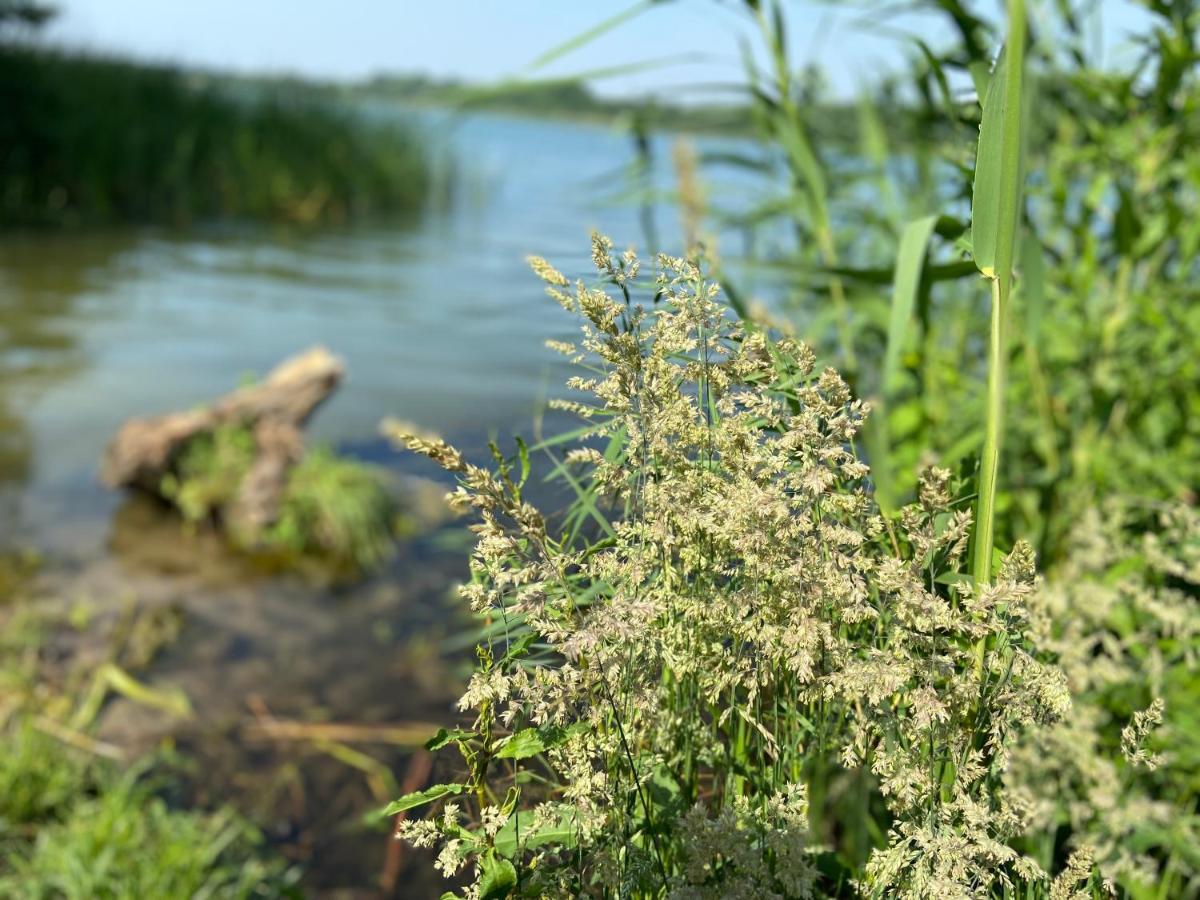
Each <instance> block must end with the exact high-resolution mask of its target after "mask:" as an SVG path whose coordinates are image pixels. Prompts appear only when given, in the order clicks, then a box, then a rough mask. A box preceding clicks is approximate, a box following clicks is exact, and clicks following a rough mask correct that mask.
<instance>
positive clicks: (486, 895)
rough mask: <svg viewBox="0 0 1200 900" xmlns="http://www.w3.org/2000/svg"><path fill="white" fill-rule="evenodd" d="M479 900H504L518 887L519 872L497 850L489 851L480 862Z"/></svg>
mask: <svg viewBox="0 0 1200 900" xmlns="http://www.w3.org/2000/svg"><path fill="white" fill-rule="evenodd" d="M479 868H480V870H481V872H482V874H481V875H480V878H479V900H503V898H505V897H507V896H508V895H509V894H510V893H511V892H512V889H513V888H515V887H516V886H517V870H516V868H514V867H513V864H512V863H510V862H509V861H508V860H507V859H501V858H500V857H499V856H497V855H496V851H495V850H489V851H488V852H487V853H486V854H485V855H484V856H483V858H482V859H480V861H479Z"/></svg>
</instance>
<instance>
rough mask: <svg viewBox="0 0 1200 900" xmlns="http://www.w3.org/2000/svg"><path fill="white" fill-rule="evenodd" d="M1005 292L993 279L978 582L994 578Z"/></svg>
mask: <svg viewBox="0 0 1200 900" xmlns="http://www.w3.org/2000/svg"><path fill="white" fill-rule="evenodd" d="M1005 293H1006V292H1004V291H1002V290H1001V284H1000V279H999V278H994V279H992V311H991V328H990V331H989V335H988V377H987V406H986V412H985V415H986V418H985V422H984V434H983V453H982V455H981V456H980V460H979V501H978V506H977V508H976V515H975V550H974V558H973V562H972V566H971V574H972V575H974V576H975V583H976V584H977V585H983V584H987V583H988V582H989V581H991V577H992V545H993V543H994V536H995V519H996V478H997V473H998V470H999V467H1000V437H1001V434H1002V433H1003V427H1002V426H1003V423H1004V377H1005V372H1004V369H1005V362H1006V360H1005V329H1004V319H1005V312H1006V311H1007V310H1006V309H1005V307H1006V306H1007V302H1006V301H1007V299H1008V298H1007V297H1005V296H1004V294H1005Z"/></svg>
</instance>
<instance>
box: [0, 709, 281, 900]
mask: <svg viewBox="0 0 1200 900" xmlns="http://www.w3.org/2000/svg"><path fill="white" fill-rule="evenodd" d="M74 752H75V751H71V750H69V749H67V748H66V747H64V746H63V745H61V744H59V743H57V742H56V741H54V740H52V739H50V738H48V737H46V736H44V735H40V734H38V733H37V732H34V731H33V730H32V729H30V728H28V727H25V728H19V729H17V730H16V731H15V732H9V733H6V734H5V735H4V736H3V738H0V788H3V790H4V793H3V796H2V797H0V816H2V817H3V818H2V820H0V821H2V826H0V893H3V894H4V895H5V896H9V897H22V898H31V900H32V898H46V900H50V898H56V900H99V898H110V900H124V898H129V897H164V898H166V897H180V898H182V897H197V896H220V897H230V898H241V897H246V898H248V897H261V896H282V895H284V894H285V893H286V892H287V879H286V878H285V876H284V869H283V867H282V865H281V864H279V863H277V862H269V861H266V860H265V859H264V858H262V857H260V856H259V852H258V844H259V843H260V842H261V838H260V837H259V836H258V834H257V832H256V831H255V830H254V829H253V828H251V827H250V826H249V825H248V824H247V823H245V822H244V821H242V820H240V819H238V818H237V817H236V816H235V815H233V814H232V813H230V812H227V811H226V812H219V813H215V814H207V813H202V812H184V811H177V810H173V809H171V808H170V807H169V806H168V805H167V804H166V803H165V802H164V801H163V800H162V799H161V798H160V797H159V796H157V795H156V794H155V793H154V792H153V791H152V790H151V789H150V787H149V786H148V785H147V784H146V783H145V782H144V780H142V779H140V778H139V775H138V773H137V771H136V770H134V771H131V772H130V773H127V774H125V775H117V774H116V773H115V772H113V771H112V770H111V769H109V768H106V767H103V766H100V765H98V764H97V763H94V762H88V761H86V760H83V759H80V758H78V757H76V756H74V755H72V754H73V753H74Z"/></svg>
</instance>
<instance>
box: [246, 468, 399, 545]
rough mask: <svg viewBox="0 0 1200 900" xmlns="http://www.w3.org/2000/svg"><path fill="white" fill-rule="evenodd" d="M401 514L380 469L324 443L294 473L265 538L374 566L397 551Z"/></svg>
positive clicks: (269, 543) (277, 543)
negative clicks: (395, 537)
mask: <svg viewBox="0 0 1200 900" xmlns="http://www.w3.org/2000/svg"><path fill="white" fill-rule="evenodd" d="M396 514H397V511H396V505H395V503H394V502H393V500H392V498H391V495H390V494H389V493H388V491H387V488H386V486H385V484H384V481H383V476H382V474H381V473H380V472H379V471H378V470H376V469H374V468H372V467H370V466H366V465H364V464H362V463H360V462H355V461H353V460H348V459H342V458H340V457H338V456H337V454H335V453H334V452H333V451H332V450H330V449H328V448H325V447H318V448H316V449H314V450H311V451H309V452H308V453H306V454H305V456H304V458H303V459H302V460H300V462H299V463H297V464H296V466H295V467H294V468H293V469H292V471H291V473H290V475H289V476H288V486H287V492H286V493H285V495H284V498H283V505H282V507H281V508H280V514H279V519H278V520H277V521H276V522H275V524H274V525H272V526H271V528H270V529H269V530H268V531H267V533H266V535H265V540H266V543H267V544H268V545H273V546H278V547H282V548H285V549H286V550H288V551H290V552H293V553H296V554H300V555H305V554H318V555H327V556H330V557H332V558H334V559H335V560H339V561H342V562H345V563H348V564H351V565H353V566H357V567H358V568H360V569H371V568H374V567H375V566H377V565H379V564H380V563H381V562H383V561H384V560H385V559H386V558H387V556H388V555H389V554H390V553H391V550H392V536H393V533H394V528H395V523H396Z"/></svg>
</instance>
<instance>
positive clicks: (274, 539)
mask: <svg viewBox="0 0 1200 900" xmlns="http://www.w3.org/2000/svg"><path fill="white" fill-rule="evenodd" d="M254 455H255V443H254V435H253V434H252V433H251V431H250V429H249V428H247V427H246V426H244V425H221V426H219V427H217V428H215V429H213V431H211V432H208V433H206V434H203V435H199V436H197V437H196V438H194V439H193V440H191V441H190V442H189V443H188V445H187V446H186V447H185V448H184V450H183V451H182V453H181V454H180V456H179V459H178V460H177V462H176V465H175V471H174V473H173V474H171V475H168V476H166V477H165V478H164V479H163V482H162V486H161V490H162V494H163V496H164V497H165V498H167V499H168V500H170V501H171V502H172V503H174V504H175V505H176V506H177V507H178V509H179V511H180V514H181V515H182V516H183V517H184V519H185V521H187V522H188V523H191V524H193V525H195V524H200V523H205V522H210V521H213V520H215V519H218V518H219V517H220V515H221V511H222V509H223V508H225V507H226V506H227V505H228V504H229V503H231V502H232V501H233V499H234V497H235V496H236V495H237V492H238V486H239V485H240V484H241V481H242V479H243V478H244V477H245V475H246V473H247V472H248V471H249V469H250V466H251V464H252V463H253V461H254ZM396 516H397V509H396V504H395V502H394V501H393V499H392V497H391V495H390V493H389V492H388V490H387V488H386V486H385V484H384V481H383V477H382V474H381V473H380V472H379V471H377V470H376V469H375V468H374V467H371V466H368V465H365V464H363V463H360V462H356V461H354V460H349V459H344V458H342V457H339V456H338V455H337V454H336V453H334V452H333V451H332V450H330V449H328V448H321V447H318V448H315V449H313V450H310V451H309V452H308V453H306V454H305V456H304V458H303V459H301V460H300V462H299V463H297V464H296V465H295V466H294V467H293V468H292V470H291V471H290V472H289V474H288V484H287V489H286V492H285V494H284V497H283V501H282V503H281V505H280V511H279V517H278V519H277V520H276V521H275V522H274V523H273V524H272V525H271V526H270V527H269V528H267V529H265V530H264V531H263V532H262V533H260V534H254V535H239V534H237V533H231V534H230V535H229V537H230V539H231V540H232V541H233V542H234V543H235V545H239V546H241V547H243V548H244V549H248V550H256V551H264V552H268V553H277V554H282V555H283V556H285V557H289V556H290V557H295V558H309V557H317V558H324V559H327V560H329V561H330V562H332V563H334V564H336V565H347V566H350V567H353V568H357V569H360V570H368V569H371V568H373V567H375V566H378V565H379V564H380V563H382V562H383V561H384V560H385V559H386V558H387V556H388V554H389V553H390V552H391V549H392V544H393V535H394V533H395V527H396Z"/></svg>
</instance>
